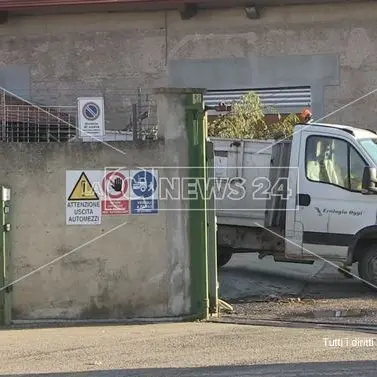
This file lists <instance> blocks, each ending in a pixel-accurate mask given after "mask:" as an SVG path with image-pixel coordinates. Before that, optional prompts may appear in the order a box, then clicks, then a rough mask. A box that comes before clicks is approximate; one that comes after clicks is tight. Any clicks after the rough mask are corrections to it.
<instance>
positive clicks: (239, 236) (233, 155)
mask: <svg viewBox="0 0 377 377" xmlns="http://www.w3.org/2000/svg"><path fill="white" fill-rule="evenodd" d="M211 140H212V141H213V143H214V150H215V177H216V182H221V183H220V186H221V187H220V188H219V187H217V189H218V190H219V192H220V191H221V192H222V194H221V195H217V196H216V216H217V229H218V231H217V238H218V242H217V243H218V264H219V266H224V265H225V264H226V263H228V261H229V260H230V259H231V257H232V254H233V253H245V252H257V253H259V258H263V257H264V256H267V255H272V256H273V258H274V260H275V261H277V262H279V261H280V262H293V263H309V264H311V263H314V261H315V260H316V259H326V260H329V261H332V262H335V263H338V264H341V267H342V268H341V269H340V270H341V271H342V270H343V272H344V271H349V269H350V267H351V266H352V264H354V263H358V271H359V276H360V277H361V278H362V279H364V280H365V281H367V282H369V283H370V284H368V285H369V286H370V285H372V284H374V285H377V134H376V133H374V132H373V131H369V130H364V129H357V128H353V127H349V126H343V125H335V124H320V123H310V124H302V125H297V126H296V127H295V130H294V135H293V137H292V139H291V140H290V141H280V142H275V141H259V140H233V139H219V138H213V139H211ZM345 275H346V276H347V275H348V274H347V272H345Z"/></svg>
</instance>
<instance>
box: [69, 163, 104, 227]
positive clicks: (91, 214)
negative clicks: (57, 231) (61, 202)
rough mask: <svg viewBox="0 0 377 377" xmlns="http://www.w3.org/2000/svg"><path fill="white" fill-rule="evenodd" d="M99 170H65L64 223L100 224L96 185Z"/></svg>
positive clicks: (99, 203)
mask: <svg viewBox="0 0 377 377" xmlns="http://www.w3.org/2000/svg"><path fill="white" fill-rule="evenodd" d="M102 177H103V171H101V170H85V171H82V170H68V171H67V172H66V224H67V225H97V224H101V201H100V195H101V193H100V191H99V189H98V186H99V184H100V182H101V180H102Z"/></svg>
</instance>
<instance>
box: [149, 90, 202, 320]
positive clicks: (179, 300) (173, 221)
mask: <svg viewBox="0 0 377 377" xmlns="http://www.w3.org/2000/svg"><path fill="white" fill-rule="evenodd" d="M198 92H203V89H181V88H158V89H155V91H154V94H155V96H156V101H157V117H158V137H159V139H162V140H164V144H165V159H164V161H165V165H164V167H163V168H160V169H159V176H160V177H161V176H163V177H164V178H166V179H167V180H168V179H169V180H170V182H174V178H175V179H176V182H177V181H178V180H177V178H179V179H181V178H182V177H184V176H186V177H188V176H189V174H188V166H189V149H188V138H187V133H186V118H185V116H186V115H185V101H186V96H187V94H190V93H198ZM178 182H181V181H178ZM161 189H162V190H163V189H164V187H163V183H162V187H161ZM179 191H180V190H179V188H178V187H176V190H175V191H174V194H176V195H177V197H176V198H175V200H169V201H167V200H160V206H161V211H163V210H165V211H167V216H166V219H167V220H166V231H167V234H166V237H167V242H168V248H169V251H170V254H169V256H170V260H169V261H168V264H169V267H168V269H167V270H168V273H169V276H170V292H169V302H168V314H169V315H172V316H177V315H187V314H190V309H191V300H190V248H189V247H190V245H189V231H190V229H189V210H188V209H189V201H188V200H183V199H182V197H181V196H180V192H179Z"/></svg>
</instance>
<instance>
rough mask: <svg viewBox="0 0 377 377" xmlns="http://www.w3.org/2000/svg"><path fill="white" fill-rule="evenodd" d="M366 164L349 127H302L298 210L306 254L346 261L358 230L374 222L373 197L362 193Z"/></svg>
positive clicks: (304, 253)
mask: <svg viewBox="0 0 377 377" xmlns="http://www.w3.org/2000/svg"><path fill="white" fill-rule="evenodd" d="M365 166H367V163H366V161H365V159H364V158H363V157H362V154H361V153H359V151H358V147H357V145H356V142H355V141H353V139H352V136H351V135H348V134H347V133H346V132H344V131H338V133H337V134H334V133H330V132H329V133H322V132H318V133H315V132H313V131H311V132H309V131H302V135H301V138H300V153H299V169H298V186H297V193H298V195H297V207H296V211H295V215H294V216H295V229H301V232H300V241H301V246H302V255H301V256H302V257H304V258H309V259H312V258H311V257H313V258H316V257H323V258H328V259H332V260H343V259H344V258H346V256H347V252H348V246H349V244H350V243H351V242H352V239H353V237H354V235H355V234H356V233H357V232H358V231H359V230H360V229H362V228H364V227H365V226H368V225H371V224H375V223H376V211H375V209H374V206H371V201H372V199H373V198H371V197H370V196H368V195H362V193H361V182H362V175H363V169H364V167H365Z"/></svg>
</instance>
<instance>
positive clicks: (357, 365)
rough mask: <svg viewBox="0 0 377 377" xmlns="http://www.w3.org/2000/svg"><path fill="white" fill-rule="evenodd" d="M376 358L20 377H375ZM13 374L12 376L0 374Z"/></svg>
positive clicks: (99, 371)
mask: <svg viewBox="0 0 377 377" xmlns="http://www.w3.org/2000/svg"><path fill="white" fill-rule="evenodd" d="M376 370H377V361H371V360H366V361H350V362H328V363H295V364H293V363H292V364H266V365H249V366H219V367H206V368H163V369H162V368H145V369H115V370H100V369H98V370H95V371H85V372H72V373H47V374H23V375H22V376H24V377H38V376H44V377H84V376H85V377H95V376H98V377H230V376H232V377H249V376H250V377H254V376H260V377H280V376H285V375H289V376H296V377H307V376H311V377H324V376H327V377H335V376H342V377H354V376H363V377H375V376H376ZM0 376H1V377H8V376H9V377H14V375H0Z"/></svg>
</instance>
